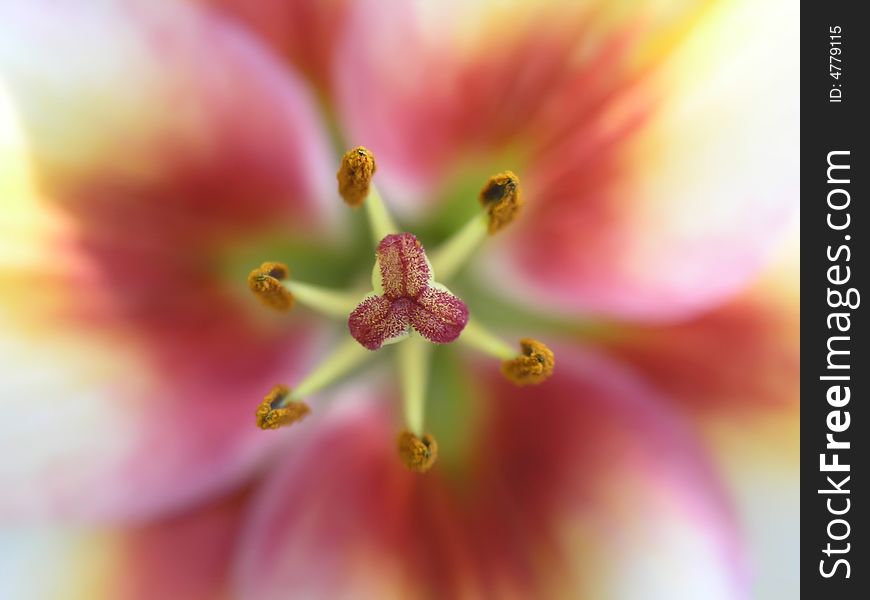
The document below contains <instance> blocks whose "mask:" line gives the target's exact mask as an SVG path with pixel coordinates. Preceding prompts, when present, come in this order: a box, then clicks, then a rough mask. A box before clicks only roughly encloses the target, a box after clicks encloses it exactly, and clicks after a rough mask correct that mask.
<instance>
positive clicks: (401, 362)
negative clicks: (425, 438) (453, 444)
mask: <svg viewBox="0 0 870 600" xmlns="http://www.w3.org/2000/svg"><path fill="white" fill-rule="evenodd" d="M430 348H431V345H430V344H429V343H427V342H426V340H425V339H424V338H423V337H421V336H420V335H417V334H416V333H411V334H410V335H409V336H408V339H407V340H406V341H404V342H403V343H402V345H401V346H400V347H399V348H398V349H397V350H396V357H397V362H398V368H399V378H400V380H401V385H402V399H403V407H404V410H405V423H406V424H407V426H408V429H409V430H410V431H411V432H413V433H414V434H416V435H418V436H420V435H423V420H424V417H425V412H426V386H427V385H428V383H429V349H430Z"/></svg>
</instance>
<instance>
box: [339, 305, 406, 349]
mask: <svg viewBox="0 0 870 600" xmlns="http://www.w3.org/2000/svg"><path fill="white" fill-rule="evenodd" d="M412 310H413V302H412V301H411V300H408V299H403V298H400V299H398V300H389V299H388V298H387V297H386V296H369V297H367V298H366V299H365V300H363V301H362V302H361V303H360V305H359V306H357V307H356V308H355V309H354V311H353V312H352V313H350V317H349V318H348V320H347V327H348V329H349V330H350V334H351V335H352V336H353V339H355V340H356V341H358V342H359V343H360V344H362V345H363V346H365V347H366V348H368V349H369V350H377V349H378V348H380V347H381V346H382V345H383V344H384V343H385V342H387V341H389V340H391V339H395V338H399V337H402V336H403V335H405V334H407V332H408V326H409V319H410V316H411V312H412Z"/></svg>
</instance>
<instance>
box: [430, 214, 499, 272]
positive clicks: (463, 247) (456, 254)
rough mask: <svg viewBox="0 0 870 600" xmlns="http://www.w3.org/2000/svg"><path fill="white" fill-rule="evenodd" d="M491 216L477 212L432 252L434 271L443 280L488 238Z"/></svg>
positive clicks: (459, 267)
mask: <svg viewBox="0 0 870 600" xmlns="http://www.w3.org/2000/svg"><path fill="white" fill-rule="evenodd" d="M488 223H489V216H487V215H486V214H476V215H474V217H473V218H472V219H471V220H470V221H469V222H468V223H466V224H465V225H464V226H463V227H462V229H460V230H459V231H457V232H456V233H455V234H454V235H453V237H451V238H450V239H449V240H447V241H446V242H444V244H442V245H441V246H440V247H439V248H437V249H436V250H435V252H433V253H432V271H434V272H435V273H437V274H438V278H439V279H440V280H441V281H448V280H450V279H452V278H453V276H454V275H456V273H457V272H458V271H459V269H461V268H462V267H463V265H465V263H466V262H468V259H469V258H471V255H472V254H473V253H474V251H475V250H476V249H477V247H478V246H479V245H480V243H481V242H482V241H483V240H484V239H485V238H486V234H487V229H488Z"/></svg>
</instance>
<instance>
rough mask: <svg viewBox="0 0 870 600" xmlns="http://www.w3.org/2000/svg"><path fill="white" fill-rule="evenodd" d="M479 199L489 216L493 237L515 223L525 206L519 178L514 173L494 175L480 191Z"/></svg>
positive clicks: (489, 227) (505, 172) (489, 228)
mask: <svg viewBox="0 0 870 600" xmlns="http://www.w3.org/2000/svg"><path fill="white" fill-rule="evenodd" d="M479 199H480V205H481V206H483V208H485V209H486V213H487V215H488V216H489V226H488V230H489V234H490V235H492V234H494V233H496V232H498V231H500V230H501V229H503V228H504V227H505V226H507V225H508V224H509V223H510V222H511V221H513V220H514V219H515V218H516V216H517V215H518V214H519V212H520V209H521V208H522V206H523V203H524V200H523V197H522V194H520V179H519V177H517V176H516V175H515V174H514V173H513V172H512V171H504V172H502V173H498V174H497V175H493V176H492V177H490V178H489V180H488V181H487V182H486V185H484V186H483V189H482V190H480V198H479Z"/></svg>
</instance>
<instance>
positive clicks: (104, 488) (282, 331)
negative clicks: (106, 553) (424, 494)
mask: <svg viewBox="0 0 870 600" xmlns="http://www.w3.org/2000/svg"><path fill="white" fill-rule="evenodd" d="M0 15H2V18H0V29H2V30H3V32H2V34H0V95H2V97H3V101H0V108H2V109H3V110H4V112H3V114H2V115H0V131H3V132H4V133H5V134H6V135H5V136H4V139H3V140H2V142H3V143H2V145H0V150H2V152H3V155H4V158H5V157H6V156H12V157H13V159H14V162H13V164H14V165H15V171H16V175H15V180H16V181H17V182H18V183H16V184H15V185H14V193H12V194H10V196H9V197H8V199H7V197H4V209H5V208H6V206H7V204H9V205H11V208H10V210H9V211H6V210H4V212H3V214H2V215H0V232H2V236H0V237H3V238H4V243H6V239H7V235H6V233H7V232H9V231H13V232H15V233H13V234H11V235H12V237H11V239H12V240H18V242H16V244H15V245H16V247H17V248H18V251H17V252H13V253H11V254H6V253H5V252H4V255H3V262H2V263H0V284H2V285H3V294H2V296H0V327H2V328H3V335H2V344H0V352H2V355H3V360H2V381H3V383H2V384H0V386H2V394H0V395H2V404H0V410H2V411H3V413H2V414H3V418H2V423H3V426H2V427H3V432H2V435H0V439H2V440H3V442H2V443H3V450H4V452H3V455H4V457H5V458H4V459H3V461H0V487H2V488H3V489H4V494H3V496H2V501H0V513H2V514H3V515H4V516H10V515H17V516H23V515H27V516H33V515H43V514H52V515H66V516H76V517H86V518H94V517H97V516H99V517H102V518H107V517H130V516H141V515H143V514H148V513H150V512H151V511H154V510H160V509H165V508H168V507H170V506H173V505H177V504H178V503H185V502H191V501H193V500H195V499H198V498H200V497H202V496H203V495H207V494H210V493H213V492H215V491H217V490H220V489H223V488H225V487H227V486H230V485H234V484H235V483H236V482H237V481H238V480H239V479H240V478H241V477H243V476H244V474H245V472H246V471H247V470H248V469H249V468H250V467H251V465H252V464H253V463H254V462H255V461H256V460H257V457H258V455H259V454H260V453H261V452H262V451H263V450H265V449H266V447H267V446H268V444H269V440H266V439H265V438H264V437H263V436H260V435H258V433H259V432H258V431H256V428H255V427H253V408H252V407H254V406H256V402H257V401H258V400H259V399H260V398H261V397H262V394H263V393H264V391H265V390H267V389H268V388H269V387H270V386H271V385H272V384H274V383H275V380H277V379H278V378H279V377H280V379H284V378H285V377H289V376H292V375H293V372H294V370H295V368H296V365H298V362H299V361H298V358H299V357H300V356H301V355H302V352H303V349H304V348H305V342H306V341H307V340H308V339H309V338H308V335H307V332H306V330H305V329H304V328H300V327H299V326H298V324H297V326H296V327H295V328H293V329H291V328H290V327H288V322H287V321H280V320H278V319H277V318H273V319H270V317H269V316H264V317H263V318H262V319H258V320H255V319H254V318H252V316H251V314H250V310H251V309H252V308H254V302H253V301H252V300H251V299H250V298H248V297H247V295H240V294H242V293H243V292H237V291H236V290H235V289H234V288H235V287H236V286H238V289H239V290H242V288H243V286H244V283H243V281H242V278H239V280H238V283H236V282H233V283H232V284H229V285H228V284H227V283H226V282H225V281H224V279H225V277H226V275H225V274H224V273H222V272H221V268H222V266H221V261H222V258H221V256H220V252H222V251H223V250H222V249H223V248H224V246H228V245H229V244H230V243H232V242H235V241H238V240H241V239H244V238H245V237H250V236H252V235H254V234H257V235H261V234H262V232H263V230H264V229H265V228H272V227H275V226H278V225H280V224H281V222H282V221H285V222H291V223H293V224H295V227H297V228H300V227H303V226H304V225H310V224H311V218H313V217H314V216H315V215H316V213H317V206H316V202H315V201H316V200H317V199H318V198H323V199H325V198H327V196H325V195H321V194H320V191H319V189H318V187H317V185H318V184H316V183H315V182H317V181H323V182H328V181H329V175H328V173H329V171H330V170H331V169H329V168H328V167H327V163H328V161H327V160H326V152H325V147H326V145H325V140H324V138H323V136H322V134H321V132H320V131H319V130H318V129H317V120H316V118H315V113H314V111H313V109H312V106H311V103H310V101H309V99H308V98H307V96H306V95H305V93H304V91H303V90H302V88H301V86H300V84H299V83H298V82H297V81H295V80H294V79H293V76H292V74H290V73H287V72H286V71H285V70H284V69H282V68H281V67H280V66H279V65H277V64H273V63H272V62H270V61H269V60H268V59H266V58H265V57H263V56H261V55H260V54H259V53H258V50H257V46H256V45H255V44H252V43H251V40H250V39H249V38H248V37H246V36H245V35H244V34H242V33H240V32H239V31H236V30H235V29H233V28H231V27H229V26H227V25H226V24H225V23H224V22H223V21H221V20H218V19H215V18H212V17H210V16H208V15H205V14H199V13H197V12H196V11H193V10H190V9H189V8H186V7H183V6H175V5H171V4H166V3H162V2H151V3H138V2H133V3H117V4H113V3H82V4H81V5H79V6H72V5H70V4H64V5H62V6H61V5H57V4H55V3H42V2H32V3H26V4H20V3H19V4H15V5H13V6H9V5H3V7H2V9H0ZM240 82H243V83H240ZM9 132H12V134H10V133H9ZM10 140H11V141H10ZM2 162H5V161H2ZM4 167H5V165H4ZM4 175H5V173H4ZM22 224H24V225H25V229H24V232H23V233H22V231H21V229H20V226H21V225H22ZM289 325H290V326H292V322H290V323H289ZM273 440H274V438H273ZM22 447H26V448H28V449H29V451H28V452H27V453H21V452H20V450H17V449H20V448H22Z"/></svg>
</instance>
